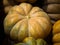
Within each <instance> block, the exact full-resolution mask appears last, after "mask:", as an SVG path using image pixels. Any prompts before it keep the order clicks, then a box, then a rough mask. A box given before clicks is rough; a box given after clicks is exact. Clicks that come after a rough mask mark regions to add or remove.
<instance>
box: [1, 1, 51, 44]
mask: <svg viewBox="0 0 60 45" xmlns="http://www.w3.org/2000/svg"><path fill="white" fill-rule="evenodd" d="M2 1H3V0H0V45H2V44H3V41H4V39H5V37H6V35H5V33H4V27H3V20H4V18H5V16H6V14H5V13H4V6H3V3H2ZM32 5H33V6H39V7H41V8H42V6H43V5H44V0H37V1H36V2H35V3H33V4H32ZM45 40H46V41H47V43H48V44H50V45H52V34H51V33H50V35H49V36H48V37H47V38H46V39H45Z"/></svg>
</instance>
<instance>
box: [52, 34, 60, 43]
mask: <svg viewBox="0 0 60 45" xmlns="http://www.w3.org/2000/svg"><path fill="white" fill-rule="evenodd" d="M53 42H54V43H60V33H58V34H55V35H54V36H53Z"/></svg>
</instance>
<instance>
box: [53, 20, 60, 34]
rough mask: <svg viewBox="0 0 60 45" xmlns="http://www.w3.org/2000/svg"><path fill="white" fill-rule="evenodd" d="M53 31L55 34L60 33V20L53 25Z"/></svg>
mask: <svg viewBox="0 0 60 45" xmlns="http://www.w3.org/2000/svg"><path fill="white" fill-rule="evenodd" d="M52 32H53V34H57V33H60V20H58V21H57V22H55V24H54V25H53V31H52Z"/></svg>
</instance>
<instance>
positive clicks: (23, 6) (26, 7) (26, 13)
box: [19, 3, 32, 15]
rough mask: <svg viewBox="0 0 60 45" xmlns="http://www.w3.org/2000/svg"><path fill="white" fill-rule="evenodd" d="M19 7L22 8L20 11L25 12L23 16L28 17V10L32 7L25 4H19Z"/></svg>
mask: <svg viewBox="0 0 60 45" xmlns="http://www.w3.org/2000/svg"><path fill="white" fill-rule="evenodd" d="M19 6H20V7H22V9H23V10H24V12H25V15H28V14H29V12H30V10H31V9H32V5H30V4H27V3H23V4H22V3H21V4H20V5H19Z"/></svg>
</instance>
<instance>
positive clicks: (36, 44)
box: [14, 37, 47, 45]
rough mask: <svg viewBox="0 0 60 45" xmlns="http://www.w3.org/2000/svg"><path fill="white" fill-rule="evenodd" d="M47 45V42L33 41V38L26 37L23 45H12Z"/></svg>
mask: <svg viewBox="0 0 60 45" xmlns="http://www.w3.org/2000/svg"><path fill="white" fill-rule="evenodd" d="M23 44H24V45H47V42H46V41H45V40H43V39H37V40H36V39H34V38H33V37H26V38H25V39H24V40H23V43H15V44H14V45H23Z"/></svg>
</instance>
